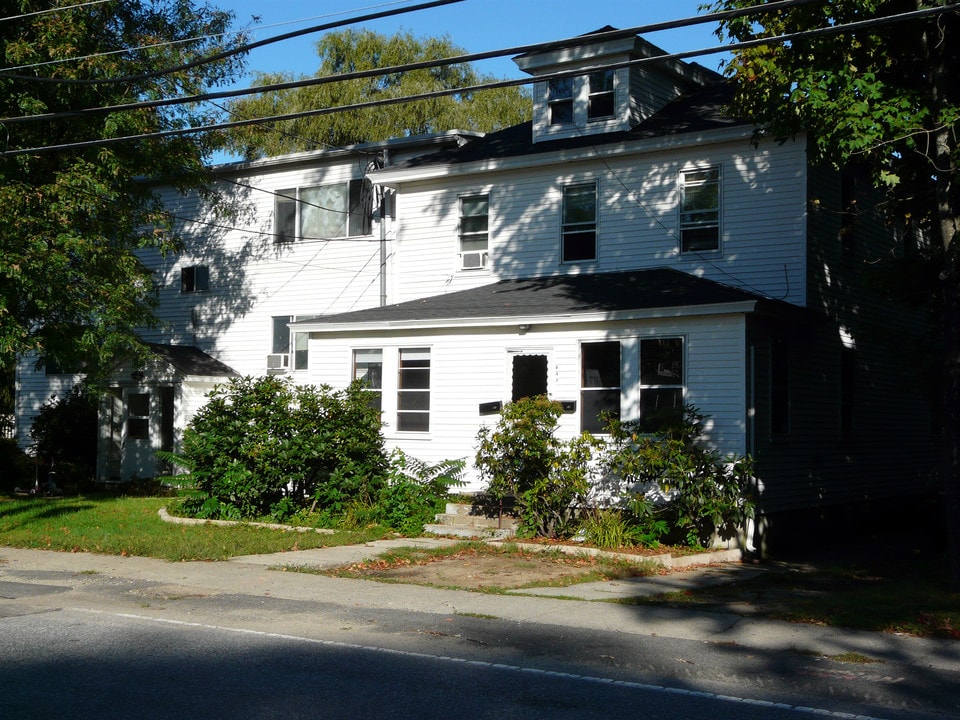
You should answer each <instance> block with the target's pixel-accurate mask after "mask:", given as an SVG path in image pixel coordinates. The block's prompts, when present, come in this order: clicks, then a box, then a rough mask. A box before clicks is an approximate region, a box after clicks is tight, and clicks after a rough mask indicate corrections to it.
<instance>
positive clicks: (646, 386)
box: [640, 338, 684, 433]
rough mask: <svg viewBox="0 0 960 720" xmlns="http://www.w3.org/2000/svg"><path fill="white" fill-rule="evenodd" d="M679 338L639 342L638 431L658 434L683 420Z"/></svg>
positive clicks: (681, 359)
mask: <svg viewBox="0 0 960 720" xmlns="http://www.w3.org/2000/svg"><path fill="white" fill-rule="evenodd" d="M683 360H684V358H683V338H645V339H642V340H640V430H641V431H642V432H651V433H652V432H661V431H662V430H664V429H666V428H667V427H670V426H672V425H676V424H677V423H679V422H680V421H681V420H682V419H683V395H684V362H683Z"/></svg>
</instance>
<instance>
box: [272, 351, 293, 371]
mask: <svg viewBox="0 0 960 720" xmlns="http://www.w3.org/2000/svg"><path fill="white" fill-rule="evenodd" d="M289 369H290V354H289V353H271V354H270V355H267V373H268V374H270V375H280V374H282V373H285V372H287V370H289Z"/></svg>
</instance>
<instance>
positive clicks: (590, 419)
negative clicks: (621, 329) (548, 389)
mask: <svg viewBox="0 0 960 720" xmlns="http://www.w3.org/2000/svg"><path fill="white" fill-rule="evenodd" d="M620 385H621V359H620V342H619V341H618V340H612V341H604V342H589V343H582V344H581V345H580V429H581V430H582V431H586V432H592V433H602V432H606V430H607V427H606V424H605V422H604V420H603V418H602V415H604V414H607V415H610V416H612V417H615V418H618V417H620Z"/></svg>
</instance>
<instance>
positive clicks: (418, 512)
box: [374, 450, 466, 536]
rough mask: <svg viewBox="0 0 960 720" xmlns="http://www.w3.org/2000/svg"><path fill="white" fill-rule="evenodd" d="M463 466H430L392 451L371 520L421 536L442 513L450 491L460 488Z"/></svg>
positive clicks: (457, 463) (452, 462) (448, 462)
mask: <svg viewBox="0 0 960 720" xmlns="http://www.w3.org/2000/svg"><path fill="white" fill-rule="evenodd" d="M465 464H466V463H465V462H464V461H463V460H444V461H442V462H439V463H437V464H435V465H430V464H428V463H426V462H424V461H422V460H418V459H417V458H414V457H411V456H409V455H407V454H406V453H404V452H403V451H402V450H394V451H393V452H392V453H391V454H390V469H389V472H388V479H387V483H386V485H384V486H383V488H382V489H381V490H380V496H379V498H378V501H377V505H376V510H375V512H374V518H375V519H376V520H377V521H378V522H380V524H382V525H385V526H387V527H389V528H392V529H394V530H396V531H397V532H399V533H401V534H403V535H407V536H415V535H419V534H421V533H422V532H423V526H424V525H426V524H427V523H431V522H433V520H434V517H435V516H436V515H437V513H440V512H443V510H444V506H445V504H446V502H447V499H448V498H449V496H450V491H451V489H452V488H455V487H457V486H459V485H462V484H463V481H462V479H461V478H462V476H463V469H464V466H465Z"/></svg>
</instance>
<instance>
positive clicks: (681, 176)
mask: <svg viewBox="0 0 960 720" xmlns="http://www.w3.org/2000/svg"><path fill="white" fill-rule="evenodd" d="M714 169H715V170H716V171H717V210H716V212H717V223H716V227H717V246H716V247H715V248H711V249H709V250H707V249H705V250H684V249H683V231H684V228H690V229H694V228H696V227H697V225H692V224H691V225H685V224H684V220H683V216H684V209H683V201H684V195H685V192H686V187H687V183H686V176H687V174H688V173H696V172H704V171H709V170H714ZM723 175H724V173H723V165H722V163H704V164H697V165H689V166H686V167H683V168H681V169H680V170H679V171H678V173H677V251H678V252H679V254H680V255H710V256H715V255H722V254H723V184H724V181H723ZM704 227H712V225H705V226H704Z"/></svg>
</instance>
